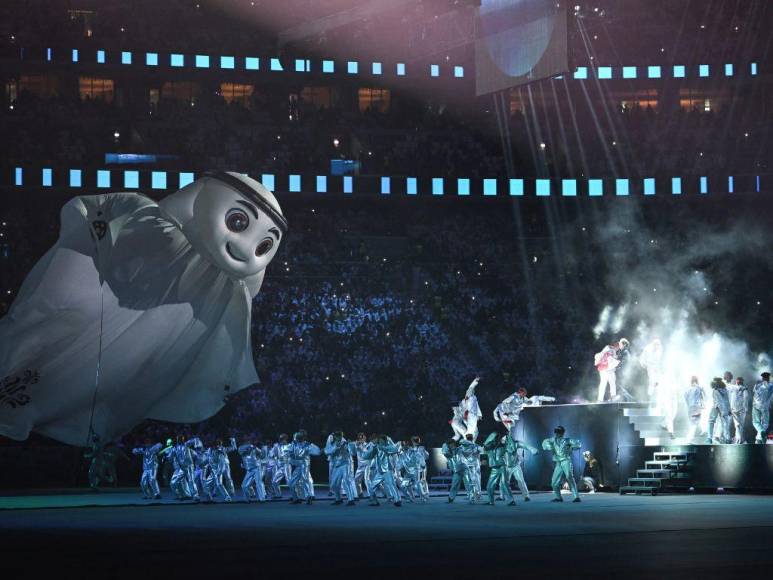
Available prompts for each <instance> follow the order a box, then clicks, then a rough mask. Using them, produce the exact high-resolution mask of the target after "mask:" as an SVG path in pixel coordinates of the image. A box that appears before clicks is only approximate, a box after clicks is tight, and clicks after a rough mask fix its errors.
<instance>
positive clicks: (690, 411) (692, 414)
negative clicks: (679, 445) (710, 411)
mask: <svg viewBox="0 0 773 580" xmlns="http://www.w3.org/2000/svg"><path fill="white" fill-rule="evenodd" d="M684 402H685V403H686V404H687V418H688V419H689V421H690V430H689V431H688V435H687V438H688V439H694V438H695V437H701V436H702V435H703V427H702V425H701V418H702V417H703V409H704V408H705V407H706V393H705V391H704V390H703V387H701V386H700V383H699V382H698V377H696V376H692V377H690V386H689V387H688V388H687V390H686V391H685V393H684Z"/></svg>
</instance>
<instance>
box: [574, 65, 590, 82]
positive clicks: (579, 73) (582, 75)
mask: <svg viewBox="0 0 773 580" xmlns="http://www.w3.org/2000/svg"><path fill="white" fill-rule="evenodd" d="M574 78H576V79H579V80H585V79H587V78H588V67H587V66H578V67H577V70H576V71H574Z"/></svg>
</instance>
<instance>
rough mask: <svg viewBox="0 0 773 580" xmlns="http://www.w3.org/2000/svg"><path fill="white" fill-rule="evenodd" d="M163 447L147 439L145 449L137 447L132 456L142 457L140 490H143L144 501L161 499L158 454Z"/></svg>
mask: <svg viewBox="0 0 773 580" xmlns="http://www.w3.org/2000/svg"><path fill="white" fill-rule="evenodd" d="M162 447H163V445H161V443H156V444H155V445H153V443H152V441H151V440H150V439H145V446H144V447H135V448H134V449H132V454H134V455H142V477H141V478H140V489H141V490H142V499H161V490H159V489H158V479H157V474H158V454H159V452H160V451H161V448H162Z"/></svg>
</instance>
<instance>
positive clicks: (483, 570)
mask: <svg viewBox="0 0 773 580" xmlns="http://www.w3.org/2000/svg"><path fill="white" fill-rule="evenodd" d="M59 495H61V494H53V495H52V496H43V497H40V496H38V497H36V499H35V501H36V502H37V503H36V506H37V507H38V508H43V507H44V505H45V503H46V502H47V501H49V502H50V503H51V505H52V506H55V505H56V506H61V503H60V501H59V500H58V499H57V496H59ZM46 497H49V499H46ZM100 500H101V501H103V502H104V503H103V504H102V506H101V507H70V508H67V509H13V510H3V511H0V541H1V542H2V546H3V565H2V569H3V571H4V573H5V574H4V577H6V575H7V577H8V578H22V577H24V578H33V577H40V575H41V574H42V573H43V571H47V572H48V573H49V574H50V573H51V570H52V569H55V570H57V573H56V577H58V578H62V577H63V578H69V577H75V576H77V577H80V578H90V577H102V578H161V577H163V578H170V577H176V578H180V577H184V578H200V577H204V576H208V577H210V578H211V577H213V575H214V576H215V577H218V578H222V577H225V578H229V577H234V578H238V577H245V576H246V577H257V576H262V575H264V574H267V573H273V574H279V576H278V577H281V578H294V577H300V576H303V577H304V578H306V579H308V578H311V577H327V576H329V575H330V574H332V573H338V574H343V575H344V576H343V577H349V576H356V577H358V578H368V579H370V578H386V577H389V578H391V579H394V578H401V579H403V578H415V577H419V576H422V577H425V578H426V577H443V578H480V577H483V575H489V577H493V578H497V577H508V578H511V577H519V578H524V577H526V578H551V577H561V578H578V577H594V578H625V579H634V578H659V579H660V578H680V579H684V578H701V579H702V580H705V579H707V578H722V579H723V580H727V579H729V578H746V577H751V574H764V573H766V571H768V572H769V570H770V567H771V566H773V551H771V550H770V538H771V533H772V532H773V498H771V497H765V496H741V495H691V496H687V495H680V496H667V497H644V496H642V497H638V496H620V495H617V494H595V495H583V501H582V503H580V504H573V503H569V502H565V503H561V504H554V503H551V502H550V495H549V494H542V493H537V494H534V496H533V498H532V501H531V502H529V503H523V502H519V505H518V506H516V507H507V506H505V505H504V504H502V503H501V502H499V503H497V505H495V506H493V507H492V506H488V505H474V506H471V505H467V504H466V503H465V502H459V501H457V503H454V504H452V505H449V504H448V503H446V501H445V499H444V498H433V499H432V500H431V501H430V503H429V504H425V505H421V504H405V505H404V506H403V507H402V508H395V507H393V506H391V505H389V504H386V503H382V505H381V506H380V507H377V508H375V507H368V506H367V505H365V504H364V503H360V504H359V505H357V506H354V507H348V508H347V507H345V506H333V505H332V503H331V502H330V501H318V502H315V503H314V504H313V505H311V506H306V505H290V504H288V503H287V502H275V503H269V504H265V505H256V504H251V505H246V504H243V503H233V504H223V503H217V504H199V505H192V504H176V505H154V506H151V505H147V506H145V507H137V506H127V505H121V503H122V502H124V501H126V499H125V498H124V497H123V494H122V493H117V494H113V493H105V494H103V495H100ZM110 500H112V501H114V502H115V505H111V501H110Z"/></svg>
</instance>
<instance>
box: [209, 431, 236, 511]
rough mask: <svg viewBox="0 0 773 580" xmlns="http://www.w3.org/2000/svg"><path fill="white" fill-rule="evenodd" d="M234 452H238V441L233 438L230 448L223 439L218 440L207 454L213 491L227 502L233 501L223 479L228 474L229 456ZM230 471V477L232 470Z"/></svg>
mask: <svg viewBox="0 0 773 580" xmlns="http://www.w3.org/2000/svg"><path fill="white" fill-rule="evenodd" d="M233 451H236V440H235V439H234V438H233V437H231V440H230V445H228V447H226V446H225V445H223V440H222V439H218V440H217V441H216V442H215V446H214V447H210V448H209V451H208V452H207V460H208V462H209V469H210V473H211V477H212V485H211V489H212V491H213V492H215V493H219V494H220V495H222V496H223V499H224V500H225V501H227V502H230V501H231V494H230V492H229V490H228V488H227V487H226V485H225V483H224V481H223V479H224V477H225V474H226V469H227V463H228V454H229V453H232V452H233ZM228 467H230V465H228ZM228 471H229V475H230V469H229V470H228ZM213 495H214V494H213Z"/></svg>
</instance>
